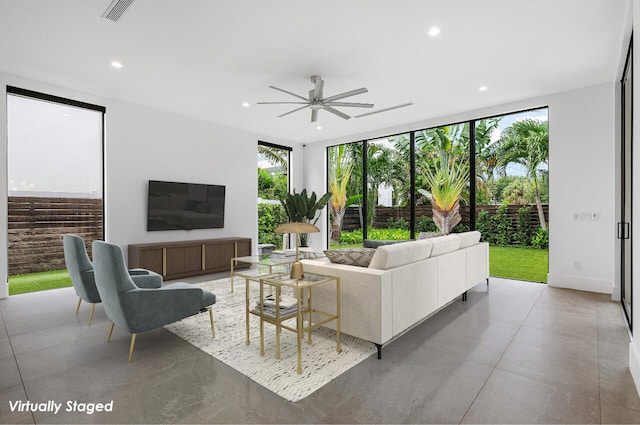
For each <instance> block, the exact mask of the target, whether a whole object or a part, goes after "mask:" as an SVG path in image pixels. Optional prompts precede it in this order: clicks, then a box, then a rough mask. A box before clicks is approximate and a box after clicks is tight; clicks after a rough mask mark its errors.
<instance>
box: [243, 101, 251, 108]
mask: <svg viewBox="0 0 640 425" xmlns="http://www.w3.org/2000/svg"><path fill="white" fill-rule="evenodd" d="M242 106H244V107H245V108H248V107H249V106H251V104H250V103H249V102H242Z"/></svg>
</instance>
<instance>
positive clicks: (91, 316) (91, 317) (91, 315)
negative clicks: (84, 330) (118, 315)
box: [89, 303, 96, 326]
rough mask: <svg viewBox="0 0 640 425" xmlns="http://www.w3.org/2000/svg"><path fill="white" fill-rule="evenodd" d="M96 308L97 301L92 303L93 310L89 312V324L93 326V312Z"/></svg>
mask: <svg viewBox="0 0 640 425" xmlns="http://www.w3.org/2000/svg"><path fill="white" fill-rule="evenodd" d="M95 309H96V305H95V303H94V304H91V312H90V313H89V326H91V321H92V320H93V312H94V310H95Z"/></svg>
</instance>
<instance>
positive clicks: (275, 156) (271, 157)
mask: <svg viewBox="0 0 640 425" xmlns="http://www.w3.org/2000/svg"><path fill="white" fill-rule="evenodd" d="M290 163H291V148H290V147H288V146H280V145H274V144H271V143H267V142H262V141H259V142H258V248H259V249H260V250H263V249H265V251H266V250H268V248H271V249H282V248H283V245H286V244H288V239H287V236H283V235H282V234H278V233H276V232H275V231H274V230H275V228H276V227H278V226H279V225H280V224H282V223H285V222H286V221H287V214H286V212H285V210H284V207H283V206H282V204H281V203H280V199H281V198H284V197H285V196H286V195H287V193H289V170H290ZM272 245H273V246H272ZM285 248H286V247H285Z"/></svg>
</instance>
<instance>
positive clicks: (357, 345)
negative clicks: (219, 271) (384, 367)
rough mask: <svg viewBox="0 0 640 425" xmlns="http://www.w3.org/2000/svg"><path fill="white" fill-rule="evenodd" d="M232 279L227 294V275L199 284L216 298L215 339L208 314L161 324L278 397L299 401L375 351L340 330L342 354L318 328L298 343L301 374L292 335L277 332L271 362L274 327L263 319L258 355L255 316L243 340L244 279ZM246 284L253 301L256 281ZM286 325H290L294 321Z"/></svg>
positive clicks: (327, 331) (331, 337) (331, 334)
mask: <svg viewBox="0 0 640 425" xmlns="http://www.w3.org/2000/svg"><path fill="white" fill-rule="evenodd" d="M234 283H235V293H233V294H232V293H231V291H230V287H231V286H230V280H229V279H221V280H216V281H213V282H206V283H201V284H199V286H200V287H202V288H203V289H207V290H209V291H211V292H213V293H215V294H216V297H217V302H216V304H215V305H214V306H213V317H214V321H215V326H216V338H215V339H212V338H211V326H210V323H209V315H208V314H198V315H196V316H192V317H189V318H187V319H184V320H182V321H180V322H176V323H174V324H171V325H168V326H165V327H166V328H167V329H168V330H169V331H171V332H173V333H175V334H176V335H178V336H179V337H181V338H182V339H184V340H186V341H187V342H190V343H191V344H193V345H195V346H196V347H198V348H199V349H201V350H202V351H204V352H205V353H207V354H209V355H212V356H213V357H215V358H216V359H218V360H220V361H221V362H223V363H225V364H227V365H229V366H231V367H232V368H234V369H236V370H237V371H238V372H240V373H242V374H244V375H246V376H248V377H249V378H251V379H252V380H253V381H255V382H257V383H258V384H260V385H262V386H264V387H266V388H267V389H269V390H270V391H273V392H274V393H276V394H278V395H279V396H280V397H283V398H285V399H287V400H289V401H298V400H301V399H303V398H305V397H306V396H308V395H309V394H311V393H313V392H314V391H316V390H318V389H319V388H320V387H322V386H323V385H325V384H327V383H328V382H329V381H331V380H332V379H334V378H336V377H337V376H339V375H340V374H341V373H343V372H345V371H347V370H348V369H350V368H352V367H353V366H355V365H357V364H358V363H360V362H361V361H362V360H364V359H366V358H367V357H369V356H371V354H373V353H374V352H375V351H376V350H375V346H374V345H373V344H372V343H370V342H367V341H363V340H360V339H358V338H353V337H351V336H349V335H345V334H341V338H340V343H341V348H342V352H340V353H338V352H336V336H335V332H334V331H332V330H330V329H326V328H319V329H317V330H315V331H314V332H313V333H312V337H313V344H312V345H309V344H308V343H307V340H306V338H305V340H304V341H303V342H302V374H298V373H296V366H297V355H296V334H295V333H293V332H290V331H287V330H284V329H283V330H282V333H281V334H280V359H279V360H277V359H276V358H275V326H273V325H271V324H269V323H266V322H265V325H264V330H265V338H264V340H265V354H264V356H261V355H260V319H259V317H258V316H255V315H251V316H250V318H249V320H250V330H251V344H250V345H247V344H246V343H245V335H246V331H245V285H244V279H235V282H234ZM251 288H252V300H253V301H252V303H253V302H254V300H256V299H257V298H258V297H259V295H258V294H259V292H258V284H256V283H252V284H251ZM292 324H293V325H295V321H293V322H292Z"/></svg>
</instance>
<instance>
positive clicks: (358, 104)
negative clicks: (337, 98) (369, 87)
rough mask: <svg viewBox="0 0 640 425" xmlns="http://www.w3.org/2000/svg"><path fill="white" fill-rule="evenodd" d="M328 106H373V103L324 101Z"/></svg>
mask: <svg viewBox="0 0 640 425" xmlns="http://www.w3.org/2000/svg"><path fill="white" fill-rule="evenodd" d="M325 105H329V106H347V107H353V108H373V103H354V102H328V103H326V102H325Z"/></svg>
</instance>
